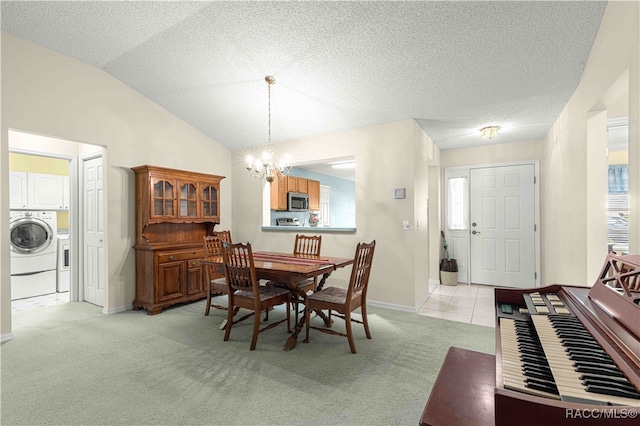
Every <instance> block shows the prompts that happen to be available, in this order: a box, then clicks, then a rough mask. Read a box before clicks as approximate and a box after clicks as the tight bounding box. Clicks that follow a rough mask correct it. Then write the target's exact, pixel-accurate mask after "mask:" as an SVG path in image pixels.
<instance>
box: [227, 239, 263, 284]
mask: <svg viewBox="0 0 640 426" xmlns="http://www.w3.org/2000/svg"><path fill="white" fill-rule="evenodd" d="M222 254H223V261H224V269H225V275H226V277H227V282H228V283H229V286H230V287H231V288H232V289H233V290H240V291H253V290H254V287H257V286H258V280H257V279H256V272H255V267H254V264H253V252H252V251H251V244H250V243H247V244H242V243H238V244H231V243H227V242H224V243H223V250H222Z"/></svg>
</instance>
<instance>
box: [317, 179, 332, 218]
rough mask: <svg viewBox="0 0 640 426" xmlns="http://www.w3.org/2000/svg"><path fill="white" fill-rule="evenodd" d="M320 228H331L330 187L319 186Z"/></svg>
mask: <svg viewBox="0 0 640 426" xmlns="http://www.w3.org/2000/svg"><path fill="white" fill-rule="evenodd" d="M320 226H331V187H330V186H327V185H320Z"/></svg>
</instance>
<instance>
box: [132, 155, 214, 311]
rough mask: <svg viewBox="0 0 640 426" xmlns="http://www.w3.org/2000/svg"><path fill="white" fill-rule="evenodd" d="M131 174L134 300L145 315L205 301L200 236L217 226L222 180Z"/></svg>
mask: <svg viewBox="0 0 640 426" xmlns="http://www.w3.org/2000/svg"><path fill="white" fill-rule="evenodd" d="M132 170H133V171H134V172H135V174H136V244H135V246H134V247H133V248H134V249H135V251H136V299H135V300H134V301H133V308H134V309H136V310H138V309H140V308H144V309H146V310H147V311H148V313H149V315H154V314H158V313H160V312H162V309H164V308H166V307H167V306H171V305H173V304H175V303H182V302H189V301H193V300H198V299H202V298H205V297H207V293H206V287H205V285H204V274H203V271H202V265H201V264H200V259H202V258H203V257H204V247H203V237H204V236H205V235H209V234H211V233H212V232H213V229H214V227H215V226H216V225H217V224H218V223H219V222H220V181H221V180H222V179H224V176H215V175H208V174H204V173H193V172H186V171H182V170H173V169H167V168H163V167H155V166H139V167H134V168H133V169H132Z"/></svg>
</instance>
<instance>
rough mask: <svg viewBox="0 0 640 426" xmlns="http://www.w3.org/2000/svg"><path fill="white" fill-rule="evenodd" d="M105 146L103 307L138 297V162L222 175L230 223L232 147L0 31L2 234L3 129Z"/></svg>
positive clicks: (4, 309)
mask: <svg viewBox="0 0 640 426" xmlns="http://www.w3.org/2000/svg"><path fill="white" fill-rule="evenodd" d="M9 129H14V130H17V131H23V132H29V133H35V134H40V135H48V136H54V137H56V138H60V139H66V140H70V141H74V142H81V143H86V144H92V145H99V146H102V147H104V148H105V152H106V155H105V157H104V158H105V161H106V164H105V168H104V170H105V173H106V175H105V209H106V211H105V215H104V217H105V218H106V223H105V230H106V238H105V245H106V247H107V249H106V255H105V257H106V259H105V262H106V265H105V273H106V277H105V283H106V284H105V285H106V292H105V311H106V312H117V311H119V310H122V309H126V308H128V307H130V306H131V302H132V301H133V299H134V298H135V264H134V252H133V249H132V248H131V247H132V246H133V242H134V232H135V231H134V229H135V225H134V210H135V209H134V178H133V173H132V172H131V170H130V168H131V167H133V166H138V165H141V164H153V165H157V166H165V167H172V168H178V169H186V170H192V171H197V172H204V173H211V174H217V175H222V176H227V179H224V180H223V181H222V184H221V197H222V200H221V202H222V210H221V216H222V223H221V226H223V227H227V228H228V227H231V220H232V219H231V180H232V179H231V153H230V151H229V150H227V149H226V148H224V147H223V146H221V145H220V144H218V143H216V142H215V141H213V140H211V139H209V138H208V137H206V136H204V135H203V134H202V133H200V132H198V131H196V130H195V129H193V128H192V127H190V126H188V125H187V124H186V123H184V122H183V121H181V120H179V119H177V118H176V117H175V116H173V115H172V114H170V113H168V112H167V111H166V110H164V109H163V108H161V107H159V106H158V105H156V104H154V103H152V102H151V101H149V100H148V99H146V98H144V97H142V96H141V95H140V94H139V93H137V92H135V91H134V90H132V89H131V88H129V87H127V86H126V85H124V84H122V83H121V82H119V81H117V80H115V79H114V78H113V77H110V76H109V75H107V74H106V73H104V72H103V71H102V70H100V69H98V68H95V67H91V66H88V65H85V64H82V63H80V62H78V61H76V60H73V59H70V58H69V57H66V56H64V55H60V54H57V53H55V52H52V51H50V50H47V49H44V48H42V47H39V46H36V45H34V44H32V43H29V42H26V41H23V40H21V39H18V38H16V37H13V36H11V35H8V34H6V33H2V133H1V136H2V137H1V146H0V175H1V177H2V179H1V181H2V186H1V188H0V193H1V196H0V213H1V215H2V220H1V222H2V223H0V240H2V241H8V238H9V237H8V229H9V225H8V218H9V208H8V205H9V204H8V203H9V198H8V176H9V172H8V131H9ZM0 253H1V255H2V256H1V259H2V263H1V266H2V267H1V268H0V274H1V277H0V278H1V283H2V284H1V285H0V291H1V302H0V309H1V312H0V315H1V320H2V324H1V330H0V333H1V334H2V336H5V338H6V336H7V335H10V333H11V315H10V312H11V308H10V297H9V293H10V272H9V266H10V262H9V259H10V254H9V247H8V245H7V244H2V245H0Z"/></svg>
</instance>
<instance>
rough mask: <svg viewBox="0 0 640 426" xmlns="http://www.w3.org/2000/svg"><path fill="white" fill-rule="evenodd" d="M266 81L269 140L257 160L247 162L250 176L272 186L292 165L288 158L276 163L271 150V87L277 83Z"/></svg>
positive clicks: (271, 78)
mask: <svg viewBox="0 0 640 426" xmlns="http://www.w3.org/2000/svg"><path fill="white" fill-rule="evenodd" d="M264 81H266V82H267V88H268V105H269V139H268V142H267V148H266V149H265V150H264V151H262V153H261V154H260V155H259V156H258V157H257V158H254V157H253V156H252V155H248V156H247V158H246V160H245V161H246V163H247V170H248V171H249V176H251V177H253V178H257V179H262V178H265V179H266V181H267V182H269V184H271V182H273V180H274V179H275V178H276V176H277V175H280V176H286V175H288V174H289V170H290V169H291V165H290V164H289V161H288V159H287V158H286V157H283V158H281V159H280V160H279V161H276V159H275V158H274V155H273V149H272V148H271V85H272V84H275V83H276V79H275V77H272V76H270V75H268V76H266V77H265V78H264Z"/></svg>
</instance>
